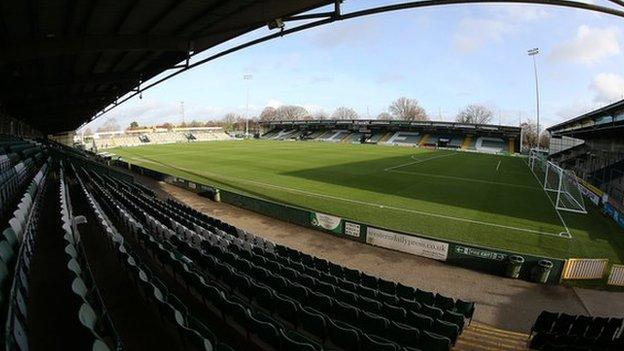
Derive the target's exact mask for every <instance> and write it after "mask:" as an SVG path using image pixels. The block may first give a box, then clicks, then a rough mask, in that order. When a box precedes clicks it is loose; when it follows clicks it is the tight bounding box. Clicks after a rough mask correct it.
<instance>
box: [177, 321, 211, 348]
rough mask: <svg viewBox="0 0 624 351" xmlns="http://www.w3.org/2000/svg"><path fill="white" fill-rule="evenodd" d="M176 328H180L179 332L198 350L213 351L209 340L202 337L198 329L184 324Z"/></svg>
mask: <svg viewBox="0 0 624 351" xmlns="http://www.w3.org/2000/svg"><path fill="white" fill-rule="evenodd" d="M178 329H180V330H181V334H182V335H183V336H184V338H185V340H186V341H187V342H188V343H189V344H191V345H192V346H193V348H194V349H195V350H198V351H213V350H214V348H213V345H212V343H211V342H210V340H208V339H206V338H204V337H203V336H202V335H201V334H200V333H199V332H198V331H196V330H194V329H192V328H187V327H184V326H180V327H179V328H178Z"/></svg>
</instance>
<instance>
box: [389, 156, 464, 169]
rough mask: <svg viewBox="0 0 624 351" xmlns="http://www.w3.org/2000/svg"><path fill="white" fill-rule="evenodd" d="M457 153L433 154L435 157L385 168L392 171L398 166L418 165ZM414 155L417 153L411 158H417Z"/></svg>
mask: <svg viewBox="0 0 624 351" xmlns="http://www.w3.org/2000/svg"><path fill="white" fill-rule="evenodd" d="M455 155H457V154H444V155H440V156H433V157H429V158H425V159H422V160H418V161H415V162H408V163H404V164H402V165H398V166H394V167H388V168H386V169H384V171H386V172H389V171H391V170H393V169H397V168H401V167H405V166H410V165H417V164H419V163H424V162H427V161H431V160H435V159H438V158H443V157H449V156H455ZM414 156H415V155H412V156H411V158H412V159H414V160H415V158H414Z"/></svg>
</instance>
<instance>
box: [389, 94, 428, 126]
mask: <svg viewBox="0 0 624 351" xmlns="http://www.w3.org/2000/svg"><path fill="white" fill-rule="evenodd" d="M388 111H390V113H391V114H392V115H393V116H394V117H395V118H396V119H400V120H406V121H428V120H429V117H427V112H425V109H424V108H422V107H421V106H420V105H419V104H418V100H416V99H408V98H406V97H400V98H398V99H396V100H394V101H393V102H392V103H391V104H390V107H388Z"/></svg>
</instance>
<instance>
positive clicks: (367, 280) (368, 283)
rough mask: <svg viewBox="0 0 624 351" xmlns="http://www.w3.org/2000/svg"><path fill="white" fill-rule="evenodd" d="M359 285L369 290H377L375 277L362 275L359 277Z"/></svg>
mask: <svg viewBox="0 0 624 351" xmlns="http://www.w3.org/2000/svg"><path fill="white" fill-rule="evenodd" d="M360 284H361V285H363V286H365V287H367V288H371V289H375V290H376V289H377V277H374V276H372V275H368V274H366V273H362V274H361V275H360Z"/></svg>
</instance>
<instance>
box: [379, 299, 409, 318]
mask: <svg viewBox="0 0 624 351" xmlns="http://www.w3.org/2000/svg"><path fill="white" fill-rule="evenodd" d="M381 311H382V314H383V315H384V316H385V317H386V318H388V319H390V320H392V321H395V322H401V323H403V322H405V317H406V315H407V314H406V312H405V309H404V308H402V307H399V306H395V305H390V304H387V303H385V302H384V304H383V307H382V308H381Z"/></svg>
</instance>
